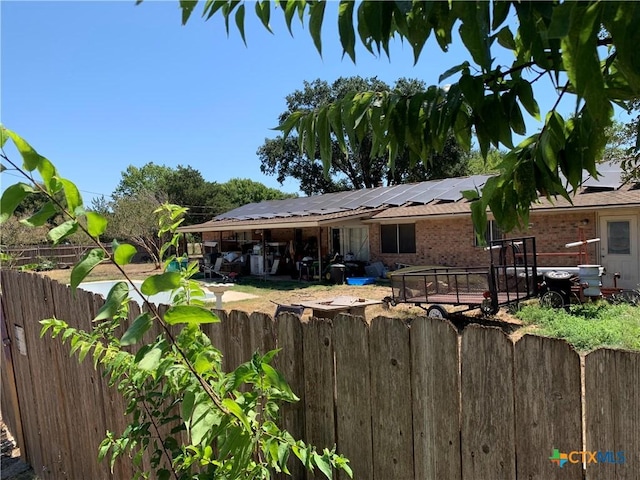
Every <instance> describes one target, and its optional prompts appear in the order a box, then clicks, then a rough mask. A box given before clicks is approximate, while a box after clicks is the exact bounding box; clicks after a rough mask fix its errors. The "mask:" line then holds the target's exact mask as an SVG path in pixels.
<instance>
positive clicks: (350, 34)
mask: <svg viewBox="0 0 640 480" xmlns="http://www.w3.org/2000/svg"><path fill="white" fill-rule="evenodd" d="M354 7H355V2H353V1H350V0H349V1H341V2H340V6H339V7H338V32H339V35H340V43H341V44H342V50H343V52H344V53H346V54H347V55H349V57H351V60H352V61H353V62H354V63H355V61H356V51H355V46H356V34H355V31H354V29H353V9H354Z"/></svg>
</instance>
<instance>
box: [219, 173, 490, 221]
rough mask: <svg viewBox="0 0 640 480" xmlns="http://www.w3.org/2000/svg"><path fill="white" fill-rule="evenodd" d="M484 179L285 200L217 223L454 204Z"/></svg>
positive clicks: (246, 209) (254, 207)
mask: <svg viewBox="0 0 640 480" xmlns="http://www.w3.org/2000/svg"><path fill="white" fill-rule="evenodd" d="M487 178H489V176H488V175H473V176H471V177H461V178H447V179H444V180H431V181H428V182H420V183H410V184H403V185H394V186H391V187H376V188H365V189H362V190H351V191H347V192H337V193H326V194H324V195H313V196H310V197H298V198H287V199H285V200H268V201H265V202H260V203H250V204H247V205H243V206H242V207H238V208H236V209H234V210H231V211H229V212H226V213H223V214H221V215H218V216H217V217H215V218H214V221H219V220H258V219H268V218H275V217H290V216H304V215H327V214H333V213H338V212H348V211H354V210H359V209H362V208H376V209H377V208H381V207H386V206H389V207H395V206H401V205H415V204H426V203H430V202H433V201H443V202H457V201H459V200H461V199H462V194H461V193H460V192H461V191H462V190H469V189H474V188H482V186H483V185H484V183H485V182H486V181H487Z"/></svg>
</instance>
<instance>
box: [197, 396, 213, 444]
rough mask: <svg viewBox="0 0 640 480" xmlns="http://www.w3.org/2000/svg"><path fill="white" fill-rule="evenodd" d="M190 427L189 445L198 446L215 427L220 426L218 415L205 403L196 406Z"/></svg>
mask: <svg viewBox="0 0 640 480" xmlns="http://www.w3.org/2000/svg"><path fill="white" fill-rule="evenodd" d="M192 417H193V420H192V425H191V443H193V445H200V444H201V443H202V442H203V441H204V440H205V439H206V438H207V436H208V435H210V434H211V431H212V430H213V429H214V427H215V426H216V425H219V424H220V415H219V414H218V413H217V412H216V411H214V410H212V409H211V408H210V407H209V405H208V404H207V403H204V402H200V403H198V404H196V406H195V408H194V410H193V415H192Z"/></svg>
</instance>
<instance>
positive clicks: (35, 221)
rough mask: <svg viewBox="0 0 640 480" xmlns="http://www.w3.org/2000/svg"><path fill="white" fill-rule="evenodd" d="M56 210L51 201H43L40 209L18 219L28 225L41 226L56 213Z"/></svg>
mask: <svg viewBox="0 0 640 480" xmlns="http://www.w3.org/2000/svg"><path fill="white" fill-rule="evenodd" d="M56 212H57V210H56V207H55V205H54V204H53V202H47V203H45V204H44V205H43V206H42V208H41V209H40V210H38V211H37V212H36V213H34V214H33V215H31V216H30V217H29V218H24V219H22V220H20V223H22V224H24V225H28V226H29V227H41V226H42V225H44V224H45V223H47V220H49V219H50V218H51V217H53V216H54V215H55V214H56Z"/></svg>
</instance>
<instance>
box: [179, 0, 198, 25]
mask: <svg viewBox="0 0 640 480" xmlns="http://www.w3.org/2000/svg"><path fill="white" fill-rule="evenodd" d="M197 3H198V0H180V8H181V9H182V25H186V24H187V22H188V21H189V17H190V16H191V13H192V12H193V9H194V8H195V7H196V4H197Z"/></svg>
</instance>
